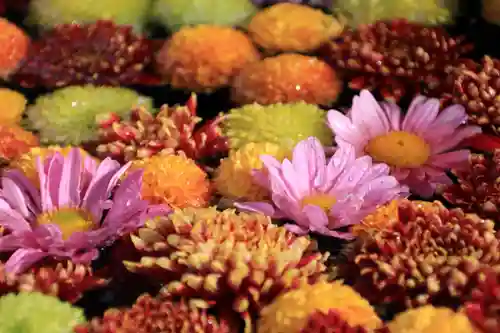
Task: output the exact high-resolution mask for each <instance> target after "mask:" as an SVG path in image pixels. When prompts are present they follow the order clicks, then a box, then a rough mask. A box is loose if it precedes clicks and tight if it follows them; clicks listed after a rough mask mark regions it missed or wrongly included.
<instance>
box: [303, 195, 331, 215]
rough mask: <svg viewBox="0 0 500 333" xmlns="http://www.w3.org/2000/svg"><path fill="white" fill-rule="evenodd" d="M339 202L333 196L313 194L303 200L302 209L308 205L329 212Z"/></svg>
mask: <svg viewBox="0 0 500 333" xmlns="http://www.w3.org/2000/svg"><path fill="white" fill-rule="evenodd" d="M336 202H337V200H336V199H335V197H334V196H333V195H328V194H313V195H308V196H306V197H304V199H302V202H301V203H302V207H304V206H306V205H313V206H318V207H319V208H321V209H323V211H325V212H328V211H329V210H330V208H332V206H333V205H334V204H335V203H336Z"/></svg>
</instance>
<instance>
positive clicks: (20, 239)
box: [0, 148, 148, 273]
mask: <svg viewBox="0 0 500 333" xmlns="http://www.w3.org/2000/svg"><path fill="white" fill-rule="evenodd" d="M128 167H129V166H128V165H126V166H124V167H122V168H120V165H119V163H118V162H116V161H113V160H111V159H106V160H104V161H103V162H102V163H100V164H99V165H97V163H96V162H95V161H94V160H93V159H92V158H90V157H84V156H82V154H81V153H80V151H79V150H78V149H76V148H75V149H73V150H72V151H70V153H69V154H68V156H66V157H64V156H63V155H62V154H61V153H59V152H56V153H55V154H54V155H52V156H50V157H48V158H46V159H45V160H42V159H41V158H40V159H38V160H37V170H38V175H39V181H40V190H37V189H36V187H35V186H34V185H33V184H31V183H30V181H29V179H28V178H27V177H26V176H24V175H23V174H22V173H21V172H19V171H17V170H10V171H8V172H6V173H5V174H4V176H3V177H2V178H1V182H2V188H3V191H2V193H1V194H0V212H1V214H0V225H2V226H3V227H4V228H5V229H6V230H7V231H8V233H7V234H6V235H3V236H2V237H0V251H1V252H9V253H10V252H13V254H12V255H11V256H10V258H9V260H8V261H7V262H6V263H5V269H6V271H7V272H12V273H20V272H23V271H25V270H26V269H28V268H29V267H31V266H32V265H33V264H35V263H37V262H39V261H40V260H42V259H44V258H47V257H49V258H55V259H63V258H70V259H71V260H72V261H73V262H75V263H89V262H90V261H92V260H93V259H95V258H96V257H97V255H98V249H97V247H99V246H105V245H107V244H110V243H111V242H112V241H113V240H114V239H116V238H117V237H120V236H121V235H122V234H125V233H127V232H130V231H132V230H135V229H136V228H138V227H139V226H141V225H142V223H143V222H144V218H145V213H146V210H147V209H148V203H147V202H146V201H143V200H141V199H140V189H141V185H142V172H141V171H137V172H133V173H131V174H130V175H129V176H128V177H126V178H124V179H123V180H122V181H121V182H119V181H120V177H122V176H123V174H124V173H125V172H126V171H127V169H128ZM111 194H113V197H112V198H111V199H110V195H111Z"/></svg>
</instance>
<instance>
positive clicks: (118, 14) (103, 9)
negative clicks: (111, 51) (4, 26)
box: [28, 0, 152, 31]
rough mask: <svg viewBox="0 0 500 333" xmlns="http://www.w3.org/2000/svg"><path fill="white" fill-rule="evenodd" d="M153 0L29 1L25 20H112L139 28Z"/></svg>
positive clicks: (43, 23) (42, 23) (45, 22)
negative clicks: (27, 17) (27, 14)
mask: <svg viewBox="0 0 500 333" xmlns="http://www.w3.org/2000/svg"><path fill="white" fill-rule="evenodd" d="M151 1H152V0H72V1H68V0H37V1H31V3H30V8H29V19H28V21H29V22H30V23H32V24H35V25H38V26H41V27H44V28H51V27H53V26H55V25H57V24H63V23H73V22H76V23H93V22H95V21H97V20H112V21H114V22H115V23H117V24H127V25H132V26H134V27H135V28H136V29H137V30H138V31H141V30H142V27H143V25H144V22H145V20H146V18H147V16H148V14H149V9H150V7H151Z"/></svg>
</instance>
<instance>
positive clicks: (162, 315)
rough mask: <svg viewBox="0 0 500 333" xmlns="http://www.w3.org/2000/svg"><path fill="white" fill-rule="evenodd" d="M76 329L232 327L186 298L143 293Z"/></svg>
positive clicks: (132, 331)
mask: <svg viewBox="0 0 500 333" xmlns="http://www.w3.org/2000/svg"><path fill="white" fill-rule="evenodd" d="M75 332H76V333H160V332H161V333H180V332H182V333H201V332H203V333H229V332H231V330H230V327H229V325H228V324H227V323H225V322H224V321H221V322H220V323H219V322H218V320H217V319H216V318H215V317H213V316H210V315H207V314H206V312H205V311H204V310H199V309H197V308H195V307H190V306H189V305H188V304H187V303H186V302H184V301H182V302H179V303H172V302H170V301H165V300H158V299H155V298H152V297H151V296H149V295H143V296H141V297H139V298H138V299H137V301H136V303H135V304H134V305H133V306H132V307H131V308H129V309H110V310H108V311H106V312H105V313H104V316H103V317H102V318H95V319H93V320H91V321H90V322H89V323H87V324H85V325H80V326H78V327H76V328H75Z"/></svg>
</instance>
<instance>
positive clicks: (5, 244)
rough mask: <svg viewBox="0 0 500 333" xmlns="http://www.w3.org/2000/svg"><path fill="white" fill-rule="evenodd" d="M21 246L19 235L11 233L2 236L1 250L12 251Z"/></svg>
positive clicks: (0, 241)
mask: <svg viewBox="0 0 500 333" xmlns="http://www.w3.org/2000/svg"><path fill="white" fill-rule="evenodd" d="M20 247H21V242H20V241H19V237H18V236H17V235H15V234H10V235H6V236H1V237H0V252H11V251H15V250H17V249H18V248H20Z"/></svg>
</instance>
